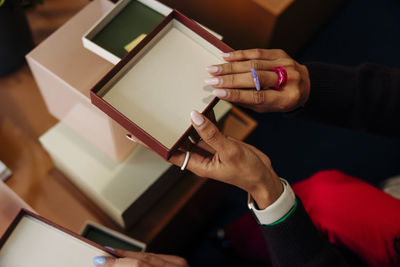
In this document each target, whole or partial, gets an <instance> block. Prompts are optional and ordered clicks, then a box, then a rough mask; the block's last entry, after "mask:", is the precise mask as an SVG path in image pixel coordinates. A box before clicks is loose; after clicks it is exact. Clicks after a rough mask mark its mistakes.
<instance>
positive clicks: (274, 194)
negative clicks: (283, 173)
mask: <svg viewBox="0 0 400 267" xmlns="http://www.w3.org/2000/svg"><path fill="white" fill-rule="evenodd" d="M247 192H248V193H250V195H251V196H252V198H253V199H254V201H255V202H256V204H257V206H258V208H259V209H266V208H267V207H268V206H270V205H271V204H272V203H274V202H275V201H276V200H277V199H278V198H279V196H280V195H281V194H282V192H283V185H282V182H281V181H280V180H279V178H278V177H274V178H273V179H271V178H270V179H269V181H268V182H267V183H260V184H258V185H256V186H254V187H253V189H252V190H249V191H247Z"/></svg>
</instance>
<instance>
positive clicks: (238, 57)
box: [206, 49, 310, 113]
mask: <svg viewBox="0 0 400 267" xmlns="http://www.w3.org/2000/svg"><path fill="white" fill-rule="evenodd" d="M224 59H225V60H226V61H227V63H225V64H219V65H213V66H209V67H208V68H207V69H208V72H209V73H210V74H211V75H212V76H214V77H212V78H209V79H207V80H206V83H207V84H209V85H212V86H213V87H214V88H215V90H214V91H213V93H214V95H215V96H217V97H219V98H220V99H223V100H226V101H229V102H234V103H238V104H241V105H243V106H244V107H247V108H250V109H252V110H254V111H256V112H260V113H261V112H288V111H292V110H295V109H296V108H298V107H301V106H303V105H304V104H305V103H306V102H307V101H308V98H309V95H310V78H309V74H308V70H307V67H306V66H304V65H301V64H299V63H298V62H296V61H295V60H293V59H292V58H291V57H290V56H289V55H288V54H286V52H284V51H283V50H279V49H249V50H237V51H233V52H231V53H226V54H224ZM277 67H283V68H284V69H285V70H286V73H287V80H286V84H284V85H283V87H282V88H281V89H280V90H275V89H274V87H275V86H276V85H277V82H278V75H277V73H275V72H274V68H277ZM251 68H254V70H255V71H256V73H257V76H258V79H259V82H260V87H261V88H260V89H261V90H260V91H256V90H255V83H254V79H253V76H252V73H251Z"/></svg>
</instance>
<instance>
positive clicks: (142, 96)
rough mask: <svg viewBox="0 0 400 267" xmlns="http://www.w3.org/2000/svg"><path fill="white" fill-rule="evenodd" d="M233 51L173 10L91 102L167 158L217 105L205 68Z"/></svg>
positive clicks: (103, 83) (110, 75)
mask: <svg viewBox="0 0 400 267" xmlns="http://www.w3.org/2000/svg"><path fill="white" fill-rule="evenodd" d="M230 51H232V48H230V47H229V46H227V45H226V44H224V43H223V42H222V41H220V40H219V39H218V38H216V37H215V36H213V35H212V34H210V33H209V32H207V31H206V30H205V29H203V28H202V27H201V26H199V25H198V24H197V23H195V22H193V21H192V20H190V19H189V18H187V17H185V16H184V15H182V14H181V13H179V12H178V11H176V10H174V11H173V12H171V14H170V15H168V16H167V17H166V18H165V19H164V20H163V21H162V22H161V23H160V24H159V25H158V26H157V27H156V28H155V29H154V30H153V31H152V32H151V33H149V34H148V35H147V36H146V38H145V39H144V40H143V41H142V42H140V43H139V44H138V45H137V46H136V47H135V48H134V49H133V50H132V51H131V52H130V53H129V54H128V55H127V56H126V57H124V58H123V59H122V60H121V62H120V63H119V64H117V65H116V66H115V67H114V68H113V69H112V70H111V71H110V72H109V73H108V74H107V75H106V76H105V77H104V78H103V79H102V80H101V81H100V82H99V83H97V85H95V87H94V88H93V89H92V91H91V99H92V103H93V104H94V105H96V106H97V107H99V108H100V109H101V110H103V111H104V112H105V113H106V114H108V115H109V116H110V117H112V118H113V119H114V120H116V121H117V122H118V123H120V124H121V125H122V126H123V127H125V129H127V131H128V132H129V133H131V134H133V135H134V136H136V137H137V138H138V139H140V140H141V141H142V142H144V143H145V144H146V145H147V146H149V147H150V148H151V149H153V150H154V151H155V152H157V153H158V154H159V155H160V156H162V157H163V158H165V159H168V158H169V157H170V156H171V154H172V152H173V151H174V150H175V149H177V148H178V147H179V146H181V145H182V143H183V142H184V141H185V140H186V139H187V137H188V136H189V135H190V134H191V133H193V129H192V127H191V123H190V117H189V114H190V112H191V111H192V110H193V109H197V110H199V111H201V112H203V113H204V114H206V113H208V111H209V110H210V109H212V107H213V106H214V105H215V104H216V103H217V101H218V99H217V98H215V97H214V96H213V95H212V90H213V88H212V87H211V86H205V84H204V79H205V78H207V77H208V76H209V74H208V73H207V71H206V69H205V68H206V66H209V65H212V64H217V63H222V62H223V60H222V58H221V57H220V54H221V53H222V52H230Z"/></svg>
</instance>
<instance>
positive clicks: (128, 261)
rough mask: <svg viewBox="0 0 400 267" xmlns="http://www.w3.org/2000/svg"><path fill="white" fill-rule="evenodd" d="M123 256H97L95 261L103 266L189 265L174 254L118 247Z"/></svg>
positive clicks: (169, 266)
mask: <svg viewBox="0 0 400 267" xmlns="http://www.w3.org/2000/svg"><path fill="white" fill-rule="evenodd" d="M115 253H117V254H119V255H120V256H122V258H107V257H95V258H94V259H93V263H94V264H95V265H96V266H103V267H158V266H160V267H161V266H162V267H188V266H189V265H188V264H187V262H186V260H185V259H183V258H181V257H178V256H172V255H163V254H154V253H146V252H131V251H124V250H119V249H116V250H115Z"/></svg>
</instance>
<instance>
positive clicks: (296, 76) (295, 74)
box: [288, 71, 301, 81]
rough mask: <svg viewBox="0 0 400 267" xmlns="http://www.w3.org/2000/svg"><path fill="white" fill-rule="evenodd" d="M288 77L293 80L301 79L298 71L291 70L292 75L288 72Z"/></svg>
mask: <svg viewBox="0 0 400 267" xmlns="http://www.w3.org/2000/svg"><path fill="white" fill-rule="evenodd" d="M288 78H289V79H290V80H292V81H300V78H301V76H300V73H299V72H298V71H294V72H291V73H290V75H289V74H288Z"/></svg>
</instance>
